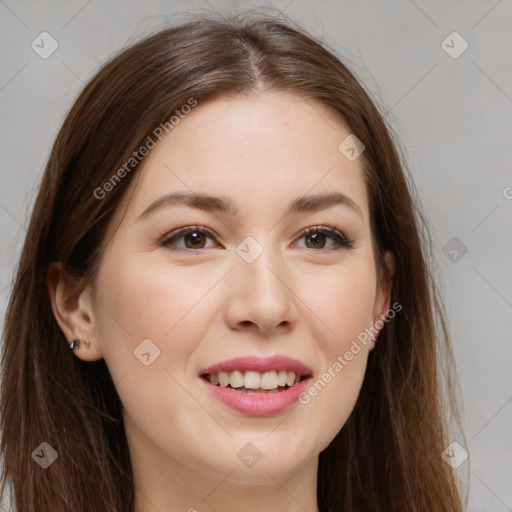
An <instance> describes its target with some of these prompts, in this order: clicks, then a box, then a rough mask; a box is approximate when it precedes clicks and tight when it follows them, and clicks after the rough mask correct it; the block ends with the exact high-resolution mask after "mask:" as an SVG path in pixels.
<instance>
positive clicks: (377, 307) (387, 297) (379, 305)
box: [373, 251, 395, 325]
mask: <svg viewBox="0 0 512 512" xmlns="http://www.w3.org/2000/svg"><path fill="white" fill-rule="evenodd" d="M394 275H395V257H394V255H393V253H392V252H391V251H385V252H384V256H383V261H382V273H381V279H380V281H379V282H378V283H377V293H376V295H375V303H374V307H373V325H375V323H376V322H377V321H378V320H382V321H384V320H385V319H386V317H387V314H386V313H387V311H388V310H389V308H390V304H391V287H392V284H393V276H394ZM379 323H380V322H379Z"/></svg>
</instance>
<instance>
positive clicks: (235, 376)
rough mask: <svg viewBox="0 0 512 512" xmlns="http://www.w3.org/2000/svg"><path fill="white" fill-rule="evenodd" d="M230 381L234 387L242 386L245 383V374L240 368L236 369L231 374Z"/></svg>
mask: <svg viewBox="0 0 512 512" xmlns="http://www.w3.org/2000/svg"><path fill="white" fill-rule="evenodd" d="M229 383H230V385H231V387H232V388H241V387H243V385H244V374H243V373H242V372H241V371H240V370H235V371H234V372H231V373H230V374H229Z"/></svg>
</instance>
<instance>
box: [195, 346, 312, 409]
mask: <svg viewBox="0 0 512 512" xmlns="http://www.w3.org/2000/svg"><path fill="white" fill-rule="evenodd" d="M199 376H200V377H201V381H202V382H203V383H204V384H205V385H206V387H207V390H208V391H209V392H210V393H211V396H213V397H214V398H216V399H217V400H219V401H220V402H221V403H222V404H224V405H226V406H228V407H229V408H230V409H233V410H235V411H236V412H238V413H242V414H244V415H249V416H269V415H275V414H279V413H281V412H283V411H285V410H287V409H288V408H290V407H291V406H292V405H294V404H296V403H297V402H298V397H299V395H300V393H301V392H302V391H304V389H305V387H306V386H307V385H308V381H309V380H310V379H311V377H312V372H311V370H310V369H309V368H308V367H307V366H306V365H304V364H303V363H301V362H300V361H297V360H295V359H291V358H289V357H286V356H273V357H269V358H259V357H255V356H250V357H241V358H236V359H231V360H229V361H224V362H222V363H219V364H216V365H214V366H211V367H208V368H205V369H203V370H202V371H201V372H200V375H199Z"/></svg>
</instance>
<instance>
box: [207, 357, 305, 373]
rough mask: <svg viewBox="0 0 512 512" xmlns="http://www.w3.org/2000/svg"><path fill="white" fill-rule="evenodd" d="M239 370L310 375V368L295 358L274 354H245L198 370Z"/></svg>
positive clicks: (217, 371) (212, 371)
mask: <svg viewBox="0 0 512 512" xmlns="http://www.w3.org/2000/svg"><path fill="white" fill-rule="evenodd" d="M234 370H240V371H242V372H245V371H247V370H252V371H255V372H260V373H263V372H269V371H272V370H287V371H292V372H295V373H298V374H299V375H301V376H309V375H311V373H312V371H311V369H310V368H309V367H308V366H306V365H305V364H304V363H301V362H300V361H298V360H297V359H292V358H291V357H288V356H283V355H276V356H271V357H257V356H245V357H235V358H234V359H229V360H227V361H222V362H221V363H217V364H214V365H212V366H208V367H207V368H203V369H202V370H201V371H200V375H204V374H210V375H212V374H214V373H219V372H231V371H234Z"/></svg>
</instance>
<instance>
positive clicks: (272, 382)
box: [260, 370, 295, 389]
mask: <svg viewBox="0 0 512 512" xmlns="http://www.w3.org/2000/svg"><path fill="white" fill-rule="evenodd" d="M293 376H294V377H295V374H293ZM260 387H261V389H276V388H277V373H276V372H275V370H272V371H271V372H265V373H262V374H261V381H260Z"/></svg>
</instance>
